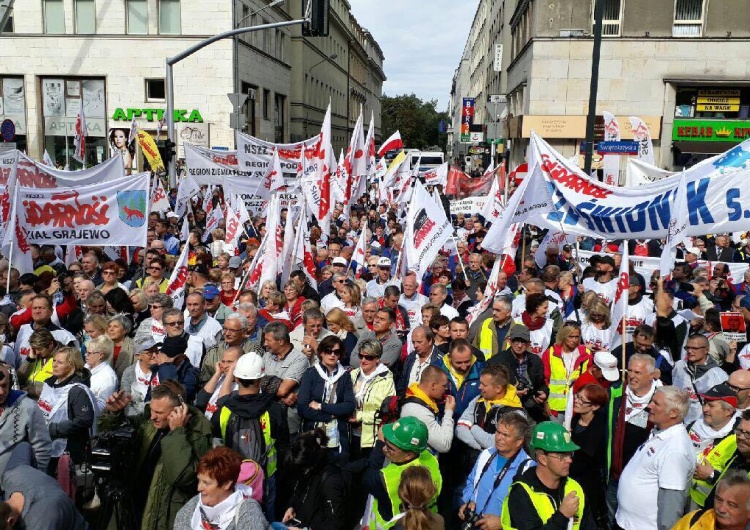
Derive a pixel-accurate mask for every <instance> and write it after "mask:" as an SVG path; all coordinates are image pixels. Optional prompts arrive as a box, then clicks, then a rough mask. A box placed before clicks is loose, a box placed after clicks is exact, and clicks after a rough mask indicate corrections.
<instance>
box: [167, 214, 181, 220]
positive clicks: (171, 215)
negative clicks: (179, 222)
mask: <svg viewBox="0 0 750 530" xmlns="http://www.w3.org/2000/svg"><path fill="white" fill-rule="evenodd" d="M167 217H174V218H176V219H179V218H180V216H179V215H177V214H176V213H174V212H167Z"/></svg>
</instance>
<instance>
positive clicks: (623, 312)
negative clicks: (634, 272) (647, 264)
mask: <svg viewBox="0 0 750 530" xmlns="http://www.w3.org/2000/svg"><path fill="white" fill-rule="evenodd" d="M629 263H630V257H629V256H628V242H627V241H623V244H622V261H621V262H620V272H619V274H618V277H617V290H616V291H615V299H614V301H613V302H612V327H611V328H610V330H611V332H612V333H611V337H612V338H611V339H610V343H609V347H610V351H611V350H613V349H614V348H615V347H617V346H618V345H620V344H624V342H625V341H624V340H623V337H622V319H623V318H625V317H626V316H627V314H628V295H629V287H630V267H629ZM622 351H623V353H624V352H625V348H623V350H622ZM623 367H624V365H623Z"/></svg>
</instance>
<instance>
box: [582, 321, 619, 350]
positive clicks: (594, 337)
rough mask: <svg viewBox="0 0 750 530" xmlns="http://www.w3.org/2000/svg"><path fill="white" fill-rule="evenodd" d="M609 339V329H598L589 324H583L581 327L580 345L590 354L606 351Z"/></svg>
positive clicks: (610, 334) (610, 331)
mask: <svg viewBox="0 0 750 530" xmlns="http://www.w3.org/2000/svg"><path fill="white" fill-rule="evenodd" d="M611 337H612V330H611V329H610V328H604V329H599V328H597V327H596V326H594V325H593V324H592V323H590V322H585V323H584V324H583V325H582V326H581V344H583V345H584V346H586V347H587V348H588V349H590V350H591V351H592V352H597V351H601V350H608V349H609V341H610V338H611Z"/></svg>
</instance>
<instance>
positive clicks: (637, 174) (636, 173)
mask: <svg viewBox="0 0 750 530" xmlns="http://www.w3.org/2000/svg"><path fill="white" fill-rule="evenodd" d="M674 174H675V173H674V171H667V170H666V169H661V168H658V167H656V166H652V165H651V164H647V163H646V162H644V161H643V160H639V159H637V158H630V159H628V167H627V168H626V170H625V186H626V187H628V188H634V187H636V186H644V185H646V184H651V183H652V182H656V181H657V180H661V179H663V178H666V177H671V176H672V175H674Z"/></svg>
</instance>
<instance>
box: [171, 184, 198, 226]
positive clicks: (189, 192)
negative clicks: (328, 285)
mask: <svg viewBox="0 0 750 530" xmlns="http://www.w3.org/2000/svg"><path fill="white" fill-rule="evenodd" d="M200 191H201V188H200V186H198V183H197V182H195V179H194V178H193V177H191V176H190V175H189V174H188V175H186V176H185V178H184V179H182V181H181V182H180V184H179V186H178V187H177V199H176V201H175V207H174V213H176V214H177V215H179V216H180V217H182V216H183V215H185V214H186V213H187V207H188V203H189V202H190V199H191V198H192V197H193V196H194V195H196V194H198V193H200Z"/></svg>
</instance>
